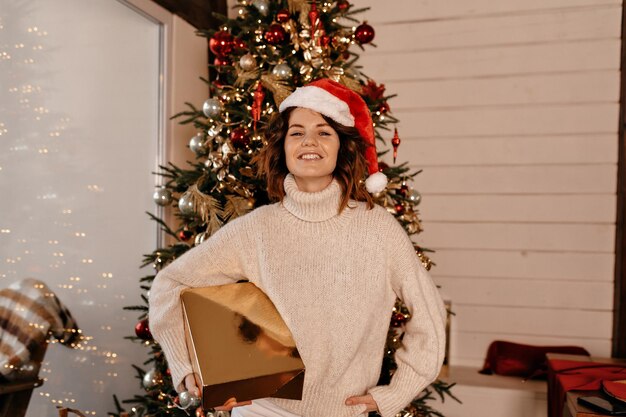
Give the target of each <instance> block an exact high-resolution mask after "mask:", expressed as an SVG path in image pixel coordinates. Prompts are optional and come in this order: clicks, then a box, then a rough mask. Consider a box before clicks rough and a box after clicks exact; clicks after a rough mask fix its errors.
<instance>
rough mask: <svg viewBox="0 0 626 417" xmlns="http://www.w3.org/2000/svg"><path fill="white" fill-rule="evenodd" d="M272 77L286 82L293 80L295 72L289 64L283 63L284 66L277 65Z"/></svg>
mask: <svg viewBox="0 0 626 417" xmlns="http://www.w3.org/2000/svg"><path fill="white" fill-rule="evenodd" d="M272 75H273V76H274V77H276V78H277V79H279V80H283V81H284V80H289V79H291V77H292V75H293V71H292V70H291V67H290V66H289V65H288V64H285V63H282V64H278V65H276V66H275V67H274V68H273V69H272Z"/></svg>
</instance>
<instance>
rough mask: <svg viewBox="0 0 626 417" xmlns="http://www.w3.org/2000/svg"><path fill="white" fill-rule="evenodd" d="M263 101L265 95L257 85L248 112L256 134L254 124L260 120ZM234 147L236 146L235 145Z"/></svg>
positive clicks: (259, 84)
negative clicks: (250, 114)
mask: <svg viewBox="0 0 626 417" xmlns="http://www.w3.org/2000/svg"><path fill="white" fill-rule="evenodd" d="M263 100H265V93H264V92H263V85H262V84H261V83H258V84H257V86H256V90H255V91H254V102H253V103H252V108H251V110H250V112H251V113H252V120H253V121H254V131H255V132H256V122H258V121H259V120H261V108H262V107H263ZM235 146H236V145H235Z"/></svg>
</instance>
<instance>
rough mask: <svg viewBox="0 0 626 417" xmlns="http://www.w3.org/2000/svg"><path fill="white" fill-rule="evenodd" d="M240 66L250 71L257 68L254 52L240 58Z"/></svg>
mask: <svg viewBox="0 0 626 417" xmlns="http://www.w3.org/2000/svg"><path fill="white" fill-rule="evenodd" d="M239 66H240V67H241V69H242V70H244V71H250V70H251V69H254V68H256V59H254V56H252V54H245V55H243V56H242V57H241V58H239Z"/></svg>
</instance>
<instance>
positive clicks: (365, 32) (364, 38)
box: [354, 22, 374, 44]
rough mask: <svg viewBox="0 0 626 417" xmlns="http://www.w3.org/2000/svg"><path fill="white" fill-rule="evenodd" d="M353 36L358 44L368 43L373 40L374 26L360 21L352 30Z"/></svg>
mask: <svg viewBox="0 0 626 417" xmlns="http://www.w3.org/2000/svg"><path fill="white" fill-rule="evenodd" d="M354 38H355V39H356V41H357V42H358V43H360V44H364V43H370V42H371V41H373V40H374V28H373V27H371V26H370V25H368V24H367V22H364V23H361V24H360V25H359V26H357V28H356V30H355V31H354Z"/></svg>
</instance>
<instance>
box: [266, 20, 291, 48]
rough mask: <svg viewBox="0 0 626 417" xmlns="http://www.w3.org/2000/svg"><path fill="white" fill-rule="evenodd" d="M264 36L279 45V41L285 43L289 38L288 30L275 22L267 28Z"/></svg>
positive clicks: (273, 43)
mask: <svg viewBox="0 0 626 417" xmlns="http://www.w3.org/2000/svg"><path fill="white" fill-rule="evenodd" d="M264 37H265V40H266V41H267V43H269V44H270V45H278V44H279V43H283V42H284V41H285V39H286V38H287V32H285V29H284V28H283V27H282V26H281V25H279V24H278V23H274V24H272V25H270V27H269V28H267V31H265V35H264Z"/></svg>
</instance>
